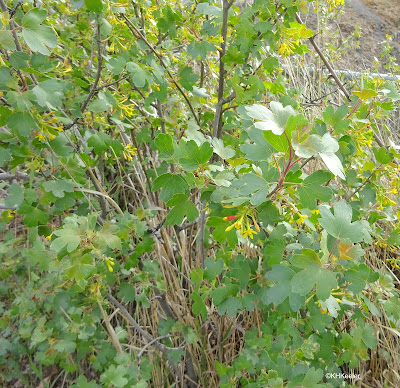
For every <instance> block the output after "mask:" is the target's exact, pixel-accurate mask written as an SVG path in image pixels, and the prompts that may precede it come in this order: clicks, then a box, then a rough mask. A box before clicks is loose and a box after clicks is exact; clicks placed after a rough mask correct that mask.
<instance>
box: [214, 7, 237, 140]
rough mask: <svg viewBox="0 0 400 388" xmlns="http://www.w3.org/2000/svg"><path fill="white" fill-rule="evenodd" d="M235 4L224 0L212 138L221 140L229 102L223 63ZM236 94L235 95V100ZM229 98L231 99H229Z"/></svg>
mask: <svg viewBox="0 0 400 388" xmlns="http://www.w3.org/2000/svg"><path fill="white" fill-rule="evenodd" d="M232 4H233V0H231V1H229V2H228V0H222V28H221V36H222V43H221V50H220V52H219V78H218V102H217V106H216V108H215V116H214V121H213V130H212V136H213V137H217V138H220V136H221V131H222V105H224V104H225V103H227V102H229V101H226V102H225V101H224V85H225V63H224V62H223V61H222V59H223V57H224V56H225V54H226V37H227V34H228V13H229V9H230V8H231V6H232ZM235 96H236V93H235V94H233V97H232V100H233V98H235ZM228 98H229V97H228Z"/></svg>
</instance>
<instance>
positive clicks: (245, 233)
mask: <svg viewBox="0 0 400 388" xmlns="http://www.w3.org/2000/svg"><path fill="white" fill-rule="evenodd" d="M256 234H257V232H256V231H255V230H253V229H251V228H248V229H246V230H245V231H243V233H242V236H243V237H244V238H246V237H250V238H251V239H253V235H256Z"/></svg>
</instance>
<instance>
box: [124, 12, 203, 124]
mask: <svg viewBox="0 0 400 388" xmlns="http://www.w3.org/2000/svg"><path fill="white" fill-rule="evenodd" d="M120 16H121V17H123V18H124V19H125V21H126V22H127V23H128V27H129V29H130V30H131V32H132V34H133V35H134V36H135V37H137V38H138V39H141V40H143V42H144V43H145V44H146V46H147V47H148V48H149V49H150V50H151V51H152V52H153V54H154V55H155V56H156V57H157V59H158V60H159V61H160V63H161V66H162V67H164V69H165V70H166V71H167V73H168V75H169V77H170V78H171V81H172V83H173V84H174V85H175V86H176V88H177V89H178V91H179V93H181V94H182V96H183V98H184V99H185V101H186V103H187V104H188V106H189V109H190V111H191V112H192V115H193V117H194V119H195V120H196V123H197V125H199V126H200V120H199V118H198V117H197V114H196V112H195V110H194V108H193V105H192V103H191V102H190V100H189V98H188V96H187V95H186V93H185V92H184V91H183V90H182V88H181V87H180V86H179V84H178V82H177V81H176V80H175V77H174V76H173V75H172V73H171V72H170V71H169V70H168V66H167V65H166V64H165V62H164V60H163V59H162V57H161V55H160V54H158V52H157V51H156V50H155V49H154V47H153V46H152V45H151V44H150V43H149V42H148V41H147V39H146V38H145V37H144V36H143V34H142V33H141V32H140V31H139V30H138V29H137V28H136V26H135V25H134V24H133V23H132V22H131V21H130V20H129V18H128V17H127V16H126V15H124V14H120Z"/></svg>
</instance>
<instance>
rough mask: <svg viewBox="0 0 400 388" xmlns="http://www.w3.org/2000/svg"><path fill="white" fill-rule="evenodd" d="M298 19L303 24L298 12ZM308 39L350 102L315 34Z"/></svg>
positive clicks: (381, 143) (379, 142)
mask: <svg viewBox="0 0 400 388" xmlns="http://www.w3.org/2000/svg"><path fill="white" fill-rule="evenodd" d="M296 20H297V21H298V22H299V23H300V24H303V22H302V20H301V18H300V16H299V15H298V14H296ZM308 40H309V41H310V43H311V44H312V46H313V47H314V49H315V51H316V52H317V54H318V55H319V57H320V58H321V59H322V62H324V64H325V66H326V67H327V69H328V70H329V73H330V74H331V75H332V77H333V79H334V80H335V82H336V84H337V85H338V86H339V88H340V90H341V91H342V92H343V94H344V95H345V96H346V99H347V101H349V102H350V94H349V92H348V91H347V90H346V88H345V87H344V85H343V83H342V82H341V81H340V79H339V78H338V76H337V75H336V73H335V70H334V69H333V67H332V66H331V64H330V63H329V62H328V60H327V59H326V57H325V55H324V54H323V52H322V51H321V50H320V48H319V47H318V45H317V44H316V43H315V40H314V36H312V37H311V38H308ZM374 138H375V141H376V142H377V143H378V145H379V146H380V147H385V145H384V144H383V142H382V140H381V139H379V137H378V136H377V135H376V134H375V133H374Z"/></svg>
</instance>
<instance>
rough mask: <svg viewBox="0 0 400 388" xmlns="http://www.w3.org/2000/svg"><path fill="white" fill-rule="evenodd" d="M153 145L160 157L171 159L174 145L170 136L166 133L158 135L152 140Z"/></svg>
mask: <svg viewBox="0 0 400 388" xmlns="http://www.w3.org/2000/svg"><path fill="white" fill-rule="evenodd" d="M154 144H155V146H156V147H157V149H158V151H160V156H161V157H164V158H165V157H167V158H168V157H172V155H173V154H174V143H173V141H172V136H171V135H168V134H167V133H160V134H158V135H157V137H156V138H155V139H154Z"/></svg>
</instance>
